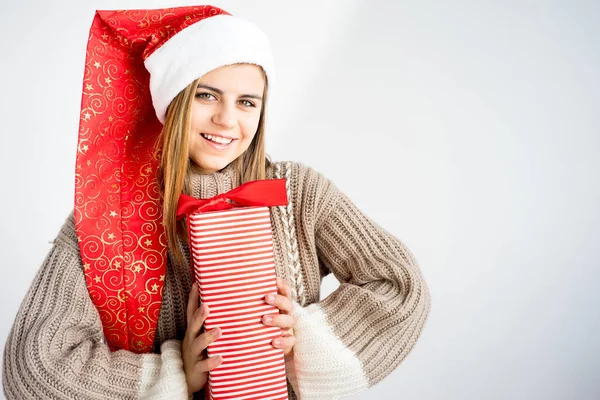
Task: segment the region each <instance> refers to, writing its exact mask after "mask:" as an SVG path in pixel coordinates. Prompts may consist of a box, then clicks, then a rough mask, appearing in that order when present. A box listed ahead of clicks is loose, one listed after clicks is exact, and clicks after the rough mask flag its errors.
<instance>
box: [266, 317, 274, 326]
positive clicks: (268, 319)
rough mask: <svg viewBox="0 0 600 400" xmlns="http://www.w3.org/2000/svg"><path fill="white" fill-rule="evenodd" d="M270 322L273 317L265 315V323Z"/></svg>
mask: <svg viewBox="0 0 600 400" xmlns="http://www.w3.org/2000/svg"><path fill="white" fill-rule="evenodd" d="M271 322H273V317H270V316H268V315H267V316H266V317H265V323H267V324H270V323H271Z"/></svg>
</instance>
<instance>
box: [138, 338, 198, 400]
mask: <svg viewBox="0 0 600 400" xmlns="http://www.w3.org/2000/svg"><path fill="white" fill-rule="evenodd" d="M160 351H161V354H145V355H144V356H145V357H144V359H143V363H142V376H141V383H140V393H139V397H140V399H149V400H150V399H151V400H160V399H168V400H187V399H189V398H191V397H190V396H189V395H188V393H187V382H186V379H185V372H184V371H183V360H182V359H181V342H180V341H178V340H167V341H165V342H164V343H163V344H162V345H161V346H160Z"/></svg>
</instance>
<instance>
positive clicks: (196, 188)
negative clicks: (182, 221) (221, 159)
mask: <svg viewBox="0 0 600 400" xmlns="http://www.w3.org/2000/svg"><path fill="white" fill-rule="evenodd" d="M233 164H234V163H230V164H229V165H228V166H226V167H225V168H223V169H222V170H220V171H217V172H213V173H211V174H201V173H199V172H195V171H192V173H191V176H190V180H191V184H192V196H194V197H195V198H197V199H208V198H210V197H214V196H216V195H218V194H221V193H224V192H228V191H230V190H231V189H233V184H234V181H235V179H234V178H235V168H234V166H233Z"/></svg>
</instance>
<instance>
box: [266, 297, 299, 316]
mask: <svg viewBox="0 0 600 400" xmlns="http://www.w3.org/2000/svg"><path fill="white" fill-rule="evenodd" d="M265 301H266V302H267V304H271V305H273V306H275V307H277V308H279V311H281V312H282V313H284V314H291V313H292V309H293V308H294V303H292V301H291V300H290V299H289V298H287V297H285V296H282V295H281V294H268V295H266V296H265Z"/></svg>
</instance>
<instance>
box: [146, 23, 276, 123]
mask: <svg viewBox="0 0 600 400" xmlns="http://www.w3.org/2000/svg"><path fill="white" fill-rule="evenodd" d="M237 63H248V64H256V65H259V66H261V67H262V68H263V70H264V71H265V74H266V75H267V79H268V80H269V85H272V83H273V82H274V80H275V75H274V67H273V55H272V54H271V46H270V44H269V40H268V38H267V35H266V34H265V33H264V32H263V31H262V30H260V29H259V28H258V27H257V26H256V25H255V24H253V23H252V22H250V21H247V20H245V19H242V18H238V17H234V16H231V15H217V16H214V17H210V18H206V19H203V20H201V21H198V22H196V23H195V24H193V25H190V26H188V27H187V28H185V29H183V30H182V31H180V32H178V33H176V34H175V35H174V36H173V37H171V38H170V39H169V40H168V41H166V42H165V43H164V44H163V45H162V46H161V47H159V48H158V49H156V51H154V53H152V54H151V55H150V56H149V57H148V58H147V59H146V60H145V61H144V65H145V66H146V69H147V70H148V72H150V94H151V95H152V104H153V105H154V110H155V111H156V116H157V117H158V119H159V121H160V122H161V123H163V124H164V122H165V117H166V112H167V107H168V106H169V104H170V103H171V101H172V100H173V99H174V98H175V96H177V94H178V93H179V92H180V91H182V90H183V89H185V87H186V86H187V85H189V84H190V83H191V82H193V81H194V80H196V79H197V78H200V77H202V76H203V75H204V74H206V73H208V72H210V71H212V70H213V69H216V68H219V67H222V66H225V65H231V64H237Z"/></svg>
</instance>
